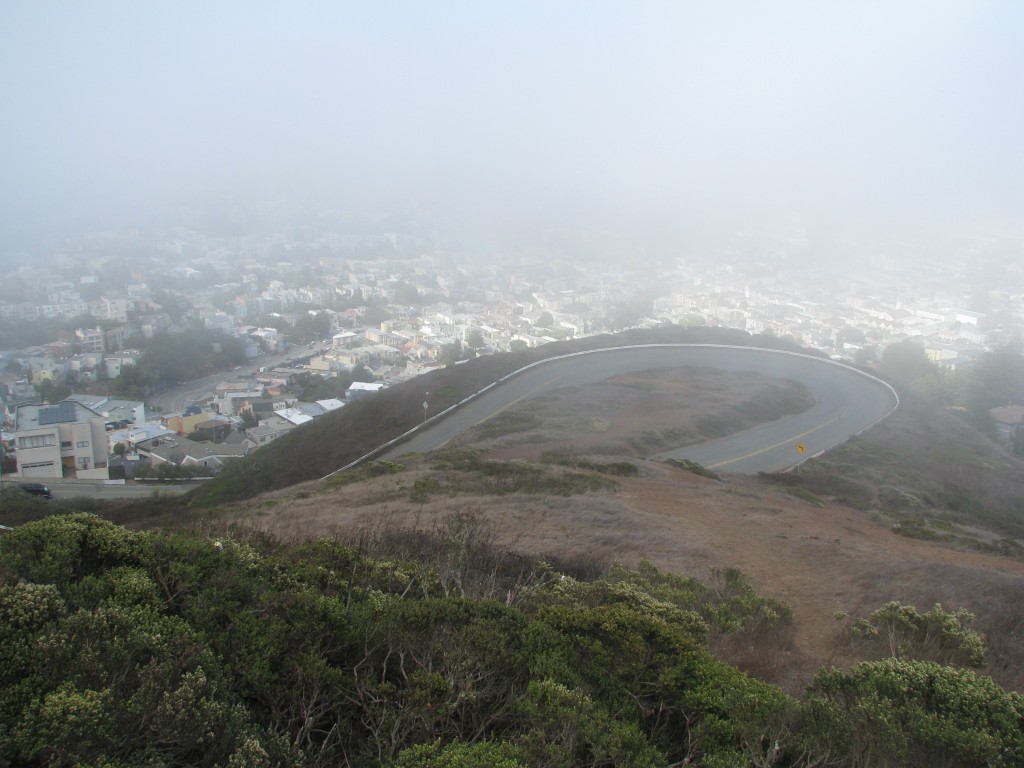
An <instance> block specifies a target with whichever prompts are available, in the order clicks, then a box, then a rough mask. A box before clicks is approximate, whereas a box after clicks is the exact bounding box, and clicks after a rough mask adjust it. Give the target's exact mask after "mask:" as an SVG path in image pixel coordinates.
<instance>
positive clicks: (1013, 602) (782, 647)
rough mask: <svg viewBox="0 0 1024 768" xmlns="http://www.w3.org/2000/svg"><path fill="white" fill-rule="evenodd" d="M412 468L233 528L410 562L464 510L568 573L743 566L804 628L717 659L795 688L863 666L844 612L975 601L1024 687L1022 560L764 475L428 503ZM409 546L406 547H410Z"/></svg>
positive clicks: (264, 512)
mask: <svg viewBox="0 0 1024 768" xmlns="http://www.w3.org/2000/svg"><path fill="white" fill-rule="evenodd" d="M409 463H410V468H409V469H407V470H405V471H403V472H401V473H399V474H396V475H388V476H384V477H376V478H371V479H368V480H366V481H364V482H361V483H355V484H352V485H349V486H345V487H341V488H334V489H328V488H325V487H323V486H322V485H319V484H318V483H315V482H314V483H307V484H303V485H301V486H296V487H294V488H290V489H287V490H283V491H276V492H274V493H271V494H266V495H264V496H262V497H259V498H258V499H254V500H252V501H251V502H249V503H246V504H244V505H239V506H237V507H235V508H233V509H231V510H229V512H230V514H229V515H228V517H226V518H225V520H226V521H230V522H244V523H246V524H251V525H254V526H256V527H257V528H259V529H261V530H265V531H268V532H272V533H274V534H275V535H279V536H284V537H285V538H287V539H301V538H305V537H316V536H321V535H328V536H338V537H341V538H343V539H344V540H347V541H356V542H362V546H365V547H367V548H368V551H373V552H376V553H386V552H389V551H390V552H392V553H393V554H392V555H391V556H398V555H399V554H402V553H403V552H409V553H411V552H412V550H413V548H414V546H419V545H414V544H413V543H412V542H413V541H414V540H415V536H412V535H410V534H411V532H417V531H418V532H422V533H425V534H427V535H428V536H433V537H436V536H437V535H438V532H439V531H442V532H443V531H444V530H445V529H446V526H450V525H451V522H450V521H451V519H452V516H453V515H454V516H463V517H464V518H466V519H472V520H477V521H481V522H482V523H486V530H487V532H486V534H484V533H483V532H481V533H480V534H479V536H481V537H484V538H486V543H487V545H488V546H492V547H494V548H496V549H497V550H498V551H499V552H514V553H517V555H521V556H523V557H525V558H528V559H529V558H537V557H543V558H546V559H547V560H549V561H554V562H556V563H558V564H559V565H560V566H561V567H574V566H573V564H574V563H575V564H579V565H578V567H580V568H581V569H584V570H585V569H589V570H590V571H591V572H594V571H596V570H597V569H599V568H600V567H602V566H603V565H607V564H609V563H611V562H614V561H618V562H622V563H623V564H625V565H627V566H632V565H635V564H636V563H637V562H639V561H640V560H642V559H647V560H650V561H651V562H653V563H654V564H655V565H656V566H657V567H659V568H661V569H663V570H668V571H672V572H675V573H680V574H683V575H689V576H694V577H696V578H698V579H701V580H702V581H708V580H709V578H711V574H712V569H715V568H726V567H736V568H739V569H740V570H741V571H742V572H743V573H744V575H745V576H746V577H747V579H748V580H749V581H750V582H751V583H752V584H753V585H754V587H755V589H756V590H757V591H758V592H759V593H760V594H763V595H766V596H769V597H772V598H776V599H778V600H781V601H783V602H785V603H786V604H788V605H789V606H791V607H792V610H793V615H794V622H793V626H792V634H788V633H787V632H781V631H780V630H778V629H773V630H772V631H771V632H763V631H760V630H759V628H757V627H754V628H751V629H750V630H747V631H745V632H743V633H740V634H737V635H735V636H726V637H724V638H721V639H720V641H718V642H717V643H716V646H715V650H716V651H717V652H718V653H719V654H720V655H721V656H722V658H724V659H725V660H727V661H730V662H731V663H734V664H736V665H737V666H739V667H740V668H742V669H745V670H747V671H749V672H750V673H751V674H755V675H757V676H759V677H762V678H764V679H768V680H772V681H775V682H778V683H780V684H782V685H783V686H784V687H785V688H787V689H788V690H791V691H794V692H795V691H798V690H800V689H801V688H802V686H803V685H804V684H805V683H806V682H807V681H808V680H809V679H810V677H811V675H813V673H814V672H815V671H816V670H817V669H818V668H819V667H820V666H822V665H824V664H830V663H832V664H840V665H845V664H849V663H851V662H853V661H855V660H857V657H856V655H855V649H851V648H850V647H849V644H848V643H847V642H846V641H845V640H844V638H843V637H842V636H841V634H840V632H839V629H840V627H839V625H838V624H837V622H836V620H835V618H834V614H835V613H836V612H837V611H845V612H848V613H850V614H852V615H867V614H869V613H870V612H871V611H873V610H874V609H876V608H878V607H879V606H880V605H882V604H883V603H885V602H886V601H888V600H893V599H895V600H900V601H901V602H903V603H910V604H914V605H916V606H918V607H919V608H921V609H922V610H924V609H928V608H930V607H931V606H932V605H933V604H934V603H936V602H938V603H942V605H943V606H945V607H946V608H948V609H954V608H959V607H961V606H962V607H965V608H967V609H968V610H969V611H971V612H973V613H974V614H975V615H976V617H977V618H976V621H975V625H974V626H975V629H977V630H978V631H980V632H981V633H982V634H984V635H985V636H986V637H987V640H988V646H989V649H990V650H989V657H988V658H989V662H988V665H987V667H985V668H984V669H983V670H982V672H984V673H987V674H991V675H992V676H993V677H995V678H996V679H997V680H998V681H999V682H1000V683H1001V684H1003V685H1004V686H1007V687H1008V688H1011V689H1014V690H1021V689H1022V688H1024V677H1022V672H1021V670H1024V648H1022V643H1021V638H1022V633H1024V599H1022V598H1024V563H1021V562H1018V561H1015V560H1011V559H1007V558H1003V557H998V556H996V555H992V554H987V553H983V552H978V551H974V550H969V549H962V548H958V547H955V546H951V545H949V544H946V543H942V542H934V541H923V540H917V539H910V538H907V537H903V536H898V535H896V534H894V533H893V532H892V531H891V530H890V529H889V528H888V527H887V526H884V525H881V524H880V523H879V522H878V521H877V520H875V519H873V518H872V515H871V513H870V512H867V511H863V510H858V509H854V508H851V507H847V506H843V505H839V504H835V503H829V504H828V505H826V506H825V507H820V506H817V505H815V504H812V503H809V502H807V501H804V500H801V499H797V498H794V497H793V496H791V495H789V494H787V493H785V490H784V489H781V488H776V487H772V486H769V485H765V484H764V483H761V482H759V481H757V480H756V479H753V478H744V477H735V476H734V477H727V478H726V480H725V482H715V481H713V480H709V479H706V478H702V477H699V476H697V475H694V474H693V473H690V472H687V471H685V470H683V469H678V468H674V467H669V466H666V465H663V464H657V463H653V462H644V461H639V462H637V463H638V465H639V466H640V468H641V472H642V476H640V477H636V478H618V479H617V482H618V484H619V490H617V491H611V490H609V491H602V492H597V493H587V494H581V495H576V496H570V497H548V496H530V495H515V496H505V497H500V498H499V497H494V496H484V495H479V496H475V495H458V496H452V497H431V498H430V499H429V500H428V501H426V502H424V503H415V502H412V501H410V500H409V498H408V494H404V493H401V494H396V493H394V491H395V488H396V487H397V485H398V483H400V482H402V483H405V484H406V486H405V487H407V486H408V483H409V482H410V480H411V479H412V478H418V477H425V476H428V475H429V473H430V470H429V469H426V468H425V464H426V462H425V461H424V460H423V459H410V460H409ZM481 531H483V529H481ZM403 541H404V542H405V543H404V544H402V546H403V547H405V548H406V549H405V550H403V549H401V547H398V543H399V542H403ZM371 544H372V546H371ZM431 546H433V545H431ZM389 547H390V548H391V549H389ZM422 554H423V553H422V552H420V555H422ZM437 557H441V558H442V560H444V558H446V557H447V555H443V554H439V555H437Z"/></svg>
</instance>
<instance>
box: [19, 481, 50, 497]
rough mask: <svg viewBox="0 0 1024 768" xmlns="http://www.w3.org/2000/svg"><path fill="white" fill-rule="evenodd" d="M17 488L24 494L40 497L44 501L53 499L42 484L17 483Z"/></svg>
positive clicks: (48, 490)
mask: <svg viewBox="0 0 1024 768" xmlns="http://www.w3.org/2000/svg"><path fill="white" fill-rule="evenodd" d="M18 488H19V489H20V490H22V491H24V492H25V493H31V494H32V495H33V496H42V497H43V498H44V499H52V498H53V494H52V493H50V489H49V488H47V487H46V486H45V485H43V484H42V483H18Z"/></svg>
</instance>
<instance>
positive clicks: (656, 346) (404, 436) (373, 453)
mask: <svg viewBox="0 0 1024 768" xmlns="http://www.w3.org/2000/svg"><path fill="white" fill-rule="evenodd" d="M698 347H703V348H708V347H710V348H715V349H735V350H747V351H750V352H761V353H769V354H775V355H790V356H792V357H802V358H805V359H807V360H814V361H816V362H819V363H826V364H828V365H834V366H836V367H838V368H845V369H846V370H848V371H851V372H853V373H856V374H858V375H859V376H863V377H864V378H866V379H870V380H872V381H874V382H875V383H876V384H881V385H882V386H883V387H885V388H886V389H888V390H889V392H890V393H891V394H892V396H893V398H894V400H895V402H896V404H895V405H894V406H893V407H892V409H891V410H890V411H889V412H888V413H886V414H884V415H883V416H880V417H879V418H877V419H875V421H873V422H871V424H869V425H868V426H866V427H864V429H862V430H860V431H859V432H856V433H855V434H853V435H850V436H849V437H847V438H846V439H845V440H841V441H840V442H838V443H836V444H835V445H832V446H829V447H828V448H826V449H825V450H823V451H818V453H816V454H814V455H813V456H807V457H805V458H803V459H801V460H800V461H798V462H797V463H795V464H793V465H792V466H791V467H789V468H787V469H785V470H783V471H784V472H791V471H793V470H794V469H796V468H797V467H799V466H800V465H801V464H803V463H804V462H807V461H810V460H811V459H816V458H818V457H819V456H822V455H824V454H825V453H827V452H828V451H830V450H832V449H833V448H835V447H837V446H839V445H842V444H843V443H845V442H846V440H849V439H850V438H852V437H857V436H858V435H862V434H864V433H865V432H867V431H868V430H869V429H871V428H872V427H873V426H875V425H876V424H878V423H879V422H881V421H884V420H885V419H887V418H889V416H891V415H892V414H893V413H894V412H895V411H896V409H897V408H899V405H900V397H899V395H898V394H896V390H895V389H893V388H892V386H891V385H890V384H889V383H887V382H885V381H883V380H882V379H880V378H878V377H877V376H873V375H871V374H870V373H865V372H864V371H862V370H860V369H859V368H854V367H853V366H852V365H847V364H846V363H840V362H837V361H835V360H832V359H831V358H827V357H818V356H817V355H809V354H807V353H806V352H792V351H790V350H786V349H770V348H768V347H750V346H744V345H737V344H669V343H660V344H627V345H624V346H621V347H601V348H599V349H586V350H581V351H580V352H569V353H567V354H564V355H555V356H554V357H546V358H544V359H543V360H536V361H534V362H532V363H530V364H529V365H524V366H523V367H522V368H517V369H516V370H514V371H512V372H511V373H508V374H506V375H504V376H502V377H501V378H500V379H498V380H497V381H495V382H492V383H490V384H488V385H487V386H486V387H484V388H483V389H480V390H478V391H476V392H474V393H473V394H471V395H469V396H467V397H464V398H463V399H462V400H460V401H459V402H457V403H455V404H454V405H450V406H448V407H447V408H445V409H444V410H443V411H440V412H438V413H436V414H434V415H433V416H431V417H430V418H429V419H427V420H426V421H423V422H421V423H419V424H417V425H416V426H414V427H413V428H412V429H409V430H407V431H405V432H403V433H402V434H400V435H399V436H398V437H395V438H392V439H391V440H388V441H387V442H386V443H384V444H383V445H380V446H378V447H376V448H374V449H373V450H372V451H370V452H369V453H367V454H364V455H363V456H360V457H359V458H358V459H356V460H355V461H351V462H349V463H348V464H346V465H345V466H343V467H340V468H338V469H336V470H334V471H333V472H329V473H328V474H326V475H324V476H323V477H321V478H320V480H326V479H328V478H329V477H333V476H334V475H337V474H340V473H341V472H344V471H346V470H349V469H353V468H355V467H358V466H359V465H360V464H362V463H363V462H364V461H370V460H371V459H373V458H374V457H375V456H379V455H380V454H381V453H384V452H386V451H388V450H390V449H391V448H394V447H395V446H396V445H400V444H401V443H402V442H404V441H405V440H408V439H409V438H411V437H413V436H414V435H416V434H417V433H418V432H421V431H422V430H424V429H426V428H427V427H429V426H432V425H433V424H435V423H436V422H438V421H440V420H442V419H444V418H446V417H447V416H448V414H450V413H452V412H453V411H455V410H457V409H459V408H461V407H462V406H464V405H466V404H467V403H469V402H471V401H473V400H475V399H476V398H478V397H480V396H481V395H483V394H484V393H485V392H487V391H488V390H490V389H492V388H494V387H496V386H498V385H499V384H503V383H504V382H506V381H508V380H509V379H511V378H514V377H516V376H519V375H521V374H523V373H525V372H526V371H529V370H531V369H533V368H537V367H539V366H541V365H546V364H548V363H552V362H555V361H557V360H567V359H569V358H573V357H581V356H583V355H594V354H600V353H603V352H621V351H623V350H627V349H663V348H673V349H682V348H698Z"/></svg>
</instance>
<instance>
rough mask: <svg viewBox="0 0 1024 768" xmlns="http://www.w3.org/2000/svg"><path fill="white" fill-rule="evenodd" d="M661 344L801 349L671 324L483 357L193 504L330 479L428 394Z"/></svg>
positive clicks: (329, 420)
mask: <svg viewBox="0 0 1024 768" xmlns="http://www.w3.org/2000/svg"><path fill="white" fill-rule="evenodd" d="M654 343H693V344H697V343H702V344H738V345H748V346H761V347H765V348H769V349H790V350H793V349H797V348H796V347H795V346H794V345H793V344H791V343H788V342H786V341H784V340H781V339H777V338H775V337H770V336H765V337H754V336H751V335H750V334H748V333H746V332H744V331H737V330H734V329H727V328H703V327H691V328H683V327H679V326H669V327H666V328H659V329H651V330H633V331H626V332H623V333H619V334H615V335H614V336H611V335H602V336H592V337H588V338H585V339H576V340H573V341H568V342H558V343H553V344H545V345H544V346H541V347H537V348H535V349H532V350H526V351H523V352H515V353H507V354H500V355H494V356H490V357H481V358H476V359H475V360H470V361H468V362H466V363H465V364H461V365H457V366H451V367H448V368H445V369H443V370H438V371H434V372H431V373H429V374H426V375H424V376H420V377H418V378H416V379H414V380H412V381H408V382H404V383H401V384H398V385H396V386H393V387H390V388H388V389H386V390H384V391H382V392H380V393H378V394H377V395H375V396H374V397H372V398H364V399H362V400H360V401H358V402H356V403H354V404H352V405H350V406H347V407H345V408H343V409H340V410H339V411H336V412H334V413H330V414H327V415H326V416H324V417H322V418H320V419H317V420H316V421H314V422H312V423H310V424H307V425H304V426H303V428H301V429H296V430H293V431H292V432H290V433H288V434H287V435H285V436H283V437H281V438H279V439H278V440H276V441H275V442H273V443H271V444H270V445H267V446H265V447H263V448H260V449H259V450H257V451H255V452H254V453H251V454H250V455H249V456H247V457H246V458H245V459H243V460H242V461H239V462H235V463H233V464H231V465H230V466H229V467H228V468H227V469H226V470H225V471H224V472H223V473H222V474H221V475H220V476H219V477H218V478H216V479H215V480H214V481H213V482H210V483H208V484H205V485H204V486H202V487H201V488H200V489H198V490H197V491H196V492H194V493H192V494H189V498H188V499H187V500H186V503H187V504H188V505H189V506H192V507H195V506H209V505H214V504H219V503H223V502H226V501H233V500H238V499H245V498H251V497H252V496H255V495H256V494H258V493H261V492H264V491H269V490H274V489H279V488H286V487H288V486H290V485H294V484H295V483H299V482H304V481H307V480H312V479H314V478H318V477H323V476H324V475H327V474H329V473H330V472H333V471H335V470H337V469H339V468H340V467H343V466H345V465H347V464H349V463H350V462H352V461H354V460H356V459H358V458H360V457H361V456H364V455H366V454H367V453H369V452H370V451H373V450H374V449H376V448H378V447H379V446H381V445H383V444H384V443H386V442H387V441H388V440H391V439H393V438H395V437H398V436H399V435H401V434H403V433H404V432H406V431H407V430H409V429H411V428H412V427H414V426H416V425H418V424H420V423H421V422H422V421H423V407H422V403H423V399H424V393H426V392H429V393H430V402H431V409H432V410H433V411H434V412H440V411H442V410H444V409H446V408H448V407H449V406H452V405H455V404H456V403H458V402H460V401H461V400H463V399H464V398H466V397H468V396H469V395H472V394H474V393H476V392H479V391H480V390H481V389H483V388H484V387H486V386H487V385H489V384H492V383H493V382H495V381H497V380H498V379H500V378H501V377H503V376H505V375H507V374H509V373H511V372H512V371H515V370H518V369H519V368H522V367H523V366H525V365H528V364H530V363H532V362H536V361H538V360H543V359H546V358H550V357H555V356H557V355H564V354H568V353H571V352H579V351H583V350H588V349H600V348H604V347H614V346H627V345H630V344H654Z"/></svg>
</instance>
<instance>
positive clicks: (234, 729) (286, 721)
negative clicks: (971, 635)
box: [0, 514, 1024, 768]
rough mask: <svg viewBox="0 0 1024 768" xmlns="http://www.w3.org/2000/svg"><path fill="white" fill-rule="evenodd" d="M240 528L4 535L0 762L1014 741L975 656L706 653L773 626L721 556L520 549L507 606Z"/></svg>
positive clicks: (1000, 701) (516, 761)
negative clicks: (771, 679) (573, 560)
mask: <svg viewBox="0 0 1024 768" xmlns="http://www.w3.org/2000/svg"><path fill="white" fill-rule="evenodd" d="M459 525H461V526H462V527H461V528H459V529H458V530H459V531H461V534H458V535H461V536H463V538H466V536H468V535H469V534H468V533H467V532H466V530H465V525H466V523H465V521H463V523H460V524H459ZM456 533H457V532H456ZM456 533H453V535H456ZM249 538H250V539H251V541H240V540H220V541H213V540H210V539H208V538H203V537H198V536H190V535H183V534H170V533H136V532H131V531H128V530H125V529H123V528H120V527H117V526H115V525H113V524H111V523H108V522H105V521H102V520H99V519H98V518H96V517H93V516H90V515H84V514H80V515H72V516H66V517H51V518H47V519H45V520H41V521H37V522H33V523H28V524H26V525H23V526H21V527H19V528H18V529H16V530H14V531H12V532H10V533H8V534H7V535H5V536H4V537H3V538H2V539H0V764H11V765H52V766H64V765H66V766H71V765H83V766H101V765H102V766H132V765H149V766H178V765H182V766H184V765H189V766H213V765H227V766H271V765H296V766H335V765H343V766H367V767H368V766H380V765H383V766H389V765H390V766H396V767H397V768H448V767H452V768H454V766H485V765H486V766H499V767H503V768H521V767H522V766H531V768H534V767H538V766H539V767H542V768H563V767H564V768H569V767H570V766H578V765H587V766H637V767H641V766H642V767H644V768H646V767H647V766H665V765H683V764H690V765H705V766H721V765H737V766H739V765H778V766H808V765H822V764H825V761H828V763H829V764H832V765H839V766H854V765H897V764H899V765H921V766H924V765H976V764H988V765H1018V764H1020V758H1021V756H1022V755H1024V751H1022V736H1021V733H1022V731H1021V725H1022V718H1024V708H1022V705H1021V698H1020V697H1019V696H1017V695H1016V694H1010V693H1006V692H1005V691H1003V690H1001V689H999V688H998V686H996V685H995V684H994V683H992V682H991V681H990V680H988V679H986V678H980V677H978V676H976V675H974V674H973V673H969V672H964V671H961V670H956V669H950V668H946V667H941V666H939V665H937V664H934V663H922V662H909V661H905V660H903V659H894V660H891V661H888V662H879V663H873V664H866V665H860V666H858V667H856V668H854V669H853V670H852V671H850V672H840V671H836V670H828V671H824V672H822V673H821V674H820V675H819V676H818V678H817V679H816V680H815V683H814V685H813V686H812V688H811V689H810V692H809V697H808V699H807V701H806V702H804V703H801V702H797V701H795V700H793V699H790V698H788V697H787V696H785V695H784V694H783V693H782V692H781V691H779V690H778V689H777V688H775V687H774V686H771V685H768V684H766V683H762V682H758V681H755V680H752V679H750V678H748V677H746V676H745V675H743V674H742V673H740V672H739V671H737V670H736V669H733V668H731V667H729V666H727V665H726V664H724V663H722V662H720V661H717V660H715V659H714V658H713V657H712V656H711V655H710V654H709V652H708V651H707V650H706V648H705V646H704V643H705V641H706V640H707V639H709V636H712V635H715V634H717V633H722V632H728V631H730V629H731V628H733V629H734V628H736V627H743V626H749V625H750V624H751V623H752V622H757V621H765V620H779V621H785V620H786V616H785V615H784V614H785V611H784V609H783V608H782V607H780V606H777V605H775V604H773V603H771V602H769V601H764V600H762V599H760V598H758V597H757V596H756V595H754V594H753V592H752V591H751V590H750V589H749V586H747V585H746V584H745V583H744V582H742V580H741V579H740V577H739V576H738V574H735V573H732V572H724V573H722V574H719V575H718V576H717V577H716V581H715V582H714V583H712V584H711V585H704V584H701V583H700V582H697V581H695V580H693V579H685V578H681V577H677V576H673V575H671V574H664V573H661V572H659V571H657V569H655V568H654V567H653V566H651V565H649V564H642V565H641V567H640V568H638V569H637V570H635V571H634V570H629V569H625V568H621V567H616V568H614V569H613V570H612V571H611V572H610V573H608V574H606V575H605V576H603V577H601V578H598V579H596V580H592V581H577V580H576V579H572V578H568V577H565V576H563V575H560V574H558V573H556V572H553V571H551V569H550V568H549V567H547V566H544V565H543V564H540V563H536V564H534V566H533V567H532V570H528V571H520V574H521V575H520V577H519V578H520V584H521V585H522V587H523V588H521V589H519V590H517V597H516V600H515V601H511V602H510V601H504V602H500V601H496V600H492V599H470V598H467V597H463V596H462V595H461V594H453V593H452V592H451V590H449V589H447V588H446V587H445V583H444V578H443V576H442V574H440V573H439V572H438V570H437V569H436V568H435V567H434V566H433V565H431V564H429V563H426V562H425V561H421V562H417V561H399V560H391V561H380V560H374V559H372V558H369V557H367V556H366V555H365V554H363V553H361V552H360V551H359V550H358V549H355V548H352V547H349V546H346V545H344V544H342V543H340V542H338V541H335V540H327V539H324V540H320V541H317V542H313V543H309V544H306V545H303V546H301V547H290V546H285V545H284V544H282V543H281V542H279V541H275V540H273V539H270V538H268V537H256V536H251V537H249ZM473 562H476V561H473ZM491 565H492V564H491V563H487V564H486V567H488V568H489V567H491ZM469 567H473V566H472V565H470V566H469Z"/></svg>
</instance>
